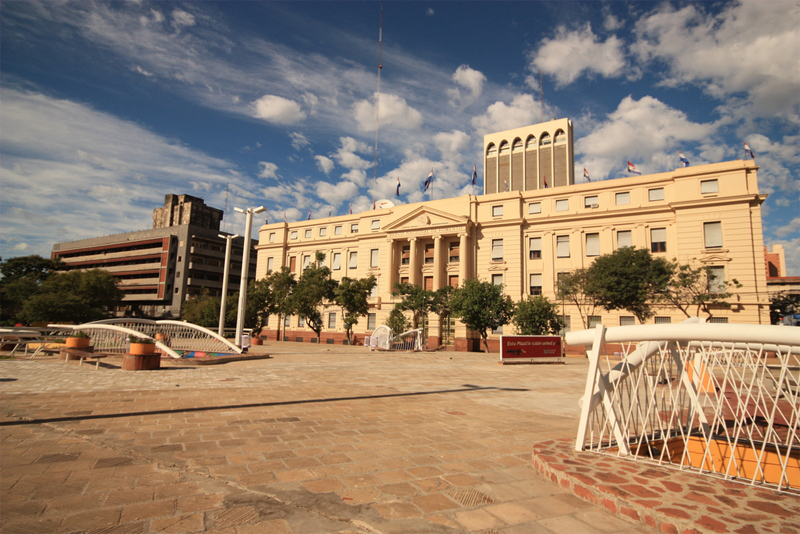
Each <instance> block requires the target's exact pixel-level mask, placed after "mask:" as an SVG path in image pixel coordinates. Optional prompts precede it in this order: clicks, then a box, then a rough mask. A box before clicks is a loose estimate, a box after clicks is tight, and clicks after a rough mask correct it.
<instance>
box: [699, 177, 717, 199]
mask: <svg viewBox="0 0 800 534" xmlns="http://www.w3.org/2000/svg"><path fill="white" fill-rule="evenodd" d="M700 192H701V193H703V194H704V195H706V194H708V193H719V182H718V181H717V180H716V179H714V180H702V181H701V182H700Z"/></svg>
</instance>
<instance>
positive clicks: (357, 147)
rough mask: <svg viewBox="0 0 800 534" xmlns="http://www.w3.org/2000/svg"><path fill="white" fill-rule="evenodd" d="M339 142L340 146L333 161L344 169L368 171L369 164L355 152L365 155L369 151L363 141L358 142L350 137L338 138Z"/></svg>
mask: <svg viewBox="0 0 800 534" xmlns="http://www.w3.org/2000/svg"><path fill="white" fill-rule="evenodd" d="M339 142H340V143H341V146H340V147H339V150H338V151H337V152H336V154H334V155H333V159H334V160H336V162H337V163H338V164H339V165H341V166H342V167H344V168H346V169H368V168H369V166H370V165H371V163H370V162H369V161H367V160H365V159H364V158H362V157H360V156H359V155H358V154H356V153H357V152H361V153H362V154H363V153H367V152H369V150H370V147H369V145H367V144H366V143H365V142H363V141H358V140H356V139H354V138H352V137H340V138H339Z"/></svg>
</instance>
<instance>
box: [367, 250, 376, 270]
mask: <svg viewBox="0 0 800 534" xmlns="http://www.w3.org/2000/svg"><path fill="white" fill-rule="evenodd" d="M369 266H370V267H373V268H374V267H377V266H378V249H377V248H373V249H372V250H370V251H369Z"/></svg>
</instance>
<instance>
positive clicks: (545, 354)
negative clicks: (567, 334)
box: [500, 336, 562, 361]
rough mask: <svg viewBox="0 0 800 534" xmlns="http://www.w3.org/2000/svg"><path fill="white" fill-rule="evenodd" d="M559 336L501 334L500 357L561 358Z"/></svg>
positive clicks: (520, 358)
mask: <svg viewBox="0 0 800 534" xmlns="http://www.w3.org/2000/svg"><path fill="white" fill-rule="evenodd" d="M561 355H562V353H561V336H501V337H500V359H501V361H502V360H523V359H533V358H561Z"/></svg>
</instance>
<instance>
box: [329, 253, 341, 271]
mask: <svg viewBox="0 0 800 534" xmlns="http://www.w3.org/2000/svg"><path fill="white" fill-rule="evenodd" d="M331 268H332V269H333V270H334V271H338V270H339V269H341V268H342V253H341V252H334V253H333V266H332V267H331Z"/></svg>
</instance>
